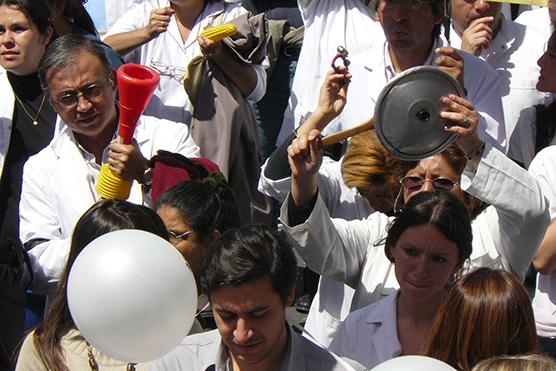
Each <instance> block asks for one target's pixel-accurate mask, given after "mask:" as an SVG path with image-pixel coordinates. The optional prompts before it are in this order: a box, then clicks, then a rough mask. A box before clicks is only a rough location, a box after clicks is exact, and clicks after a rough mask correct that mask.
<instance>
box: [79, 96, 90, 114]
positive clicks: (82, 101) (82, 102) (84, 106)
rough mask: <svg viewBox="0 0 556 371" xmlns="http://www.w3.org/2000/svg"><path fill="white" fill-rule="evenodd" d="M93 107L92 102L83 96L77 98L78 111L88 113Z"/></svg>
mask: <svg viewBox="0 0 556 371" xmlns="http://www.w3.org/2000/svg"><path fill="white" fill-rule="evenodd" d="M91 107H92V103H91V101H89V100H88V99H87V98H85V97H84V96H83V95H82V94H80V95H79V96H78V97H77V111H79V112H87V111H88V110H90V109H91Z"/></svg>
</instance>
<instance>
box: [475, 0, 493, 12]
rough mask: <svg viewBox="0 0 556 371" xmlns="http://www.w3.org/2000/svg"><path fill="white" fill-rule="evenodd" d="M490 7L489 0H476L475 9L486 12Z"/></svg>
mask: <svg viewBox="0 0 556 371" xmlns="http://www.w3.org/2000/svg"><path fill="white" fill-rule="evenodd" d="M489 8H490V5H489V3H488V1H484V0H477V1H475V9H476V10H477V11H478V12H481V13H483V12H486V11H487V10H488V9H489Z"/></svg>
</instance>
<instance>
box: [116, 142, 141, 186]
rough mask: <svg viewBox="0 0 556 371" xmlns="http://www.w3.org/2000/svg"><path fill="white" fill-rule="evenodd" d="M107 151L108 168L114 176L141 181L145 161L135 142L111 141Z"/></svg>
mask: <svg viewBox="0 0 556 371" xmlns="http://www.w3.org/2000/svg"><path fill="white" fill-rule="evenodd" d="M108 149H109V151H108V168H109V169H110V170H111V171H112V172H113V173H114V174H116V175H119V176H121V177H122V178H124V179H128V180H132V179H135V180H137V181H141V180H143V174H144V173H145V170H146V169H147V159H146V158H145V157H143V155H142V154H141V151H140V150H139V147H138V146H137V143H136V142H135V141H134V143H133V144H121V143H118V142H116V141H113V142H112V143H110V145H109V146H108Z"/></svg>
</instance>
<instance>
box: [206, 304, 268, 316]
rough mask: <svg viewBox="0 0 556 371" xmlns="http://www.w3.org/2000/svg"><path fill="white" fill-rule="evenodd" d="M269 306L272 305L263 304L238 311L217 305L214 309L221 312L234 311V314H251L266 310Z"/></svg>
mask: <svg viewBox="0 0 556 371" xmlns="http://www.w3.org/2000/svg"><path fill="white" fill-rule="evenodd" d="M268 308H270V305H261V306H258V307H254V308H251V309H249V310H247V311H244V312H236V311H233V310H229V309H226V308H222V307H215V308H214V309H215V310H217V311H219V312H226V313H232V314H237V313H246V314H250V313H255V312H261V311H263V310H266V309H268Z"/></svg>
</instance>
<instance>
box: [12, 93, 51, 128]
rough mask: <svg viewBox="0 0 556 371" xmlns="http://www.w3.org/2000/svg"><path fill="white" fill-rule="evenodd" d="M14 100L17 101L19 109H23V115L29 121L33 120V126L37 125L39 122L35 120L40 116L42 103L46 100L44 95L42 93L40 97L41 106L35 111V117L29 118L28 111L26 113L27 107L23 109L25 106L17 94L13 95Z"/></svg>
mask: <svg viewBox="0 0 556 371" xmlns="http://www.w3.org/2000/svg"><path fill="white" fill-rule="evenodd" d="M14 95H15V99H17V101H18V102H19V105H20V106H21V108H23V112H25V114H26V115H27V116H28V117H29V118H30V119H31V120H33V126H37V125H38V124H39V122H38V121H37V119H38V118H39V115H40V114H41V111H42V107H43V106H44V102H45V100H46V94H45V93H43V96H42V100H41V104H40V106H39V109H38V110H37V115H36V116H35V117H33V116H31V114H30V113H29V111H27V107H25V104H23V102H22V101H21V99H19V97H18V96H17V94H15V93H14Z"/></svg>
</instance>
